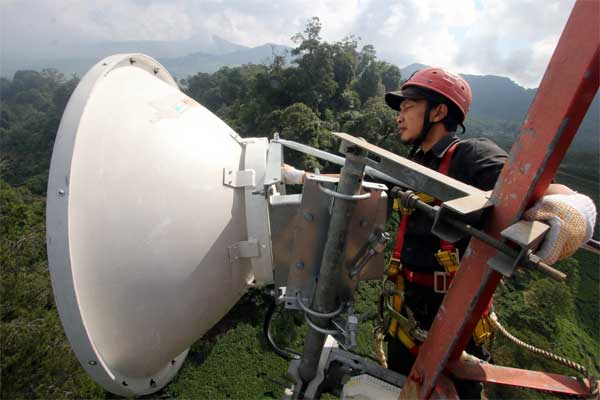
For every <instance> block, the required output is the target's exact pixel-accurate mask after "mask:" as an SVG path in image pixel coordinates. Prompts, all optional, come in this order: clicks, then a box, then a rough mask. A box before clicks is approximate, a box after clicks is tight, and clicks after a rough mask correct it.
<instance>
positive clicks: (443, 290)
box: [433, 271, 450, 294]
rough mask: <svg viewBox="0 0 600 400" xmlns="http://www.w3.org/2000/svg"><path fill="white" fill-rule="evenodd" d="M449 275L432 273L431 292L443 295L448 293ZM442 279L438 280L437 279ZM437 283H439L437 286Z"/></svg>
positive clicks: (437, 272) (438, 272)
mask: <svg viewBox="0 0 600 400" xmlns="http://www.w3.org/2000/svg"><path fill="white" fill-rule="evenodd" d="M449 276H450V275H449V274H448V273H447V272H445V271H433V291H434V292H435V293H441V294H444V293H446V292H447V291H448V277H449ZM440 277H441V278H442V279H438V278H440ZM438 282H441V283H440V284H438ZM440 286H441V287H440Z"/></svg>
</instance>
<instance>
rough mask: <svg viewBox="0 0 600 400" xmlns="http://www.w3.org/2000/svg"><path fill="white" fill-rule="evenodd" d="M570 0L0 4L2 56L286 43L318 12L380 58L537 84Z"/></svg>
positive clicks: (33, 0)
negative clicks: (80, 48) (168, 44)
mask: <svg viewBox="0 0 600 400" xmlns="http://www.w3.org/2000/svg"><path fill="white" fill-rule="evenodd" d="M573 4H574V0H486V1H478V0H453V1H444V0H396V1H389V0H347V1H343V0H322V1H319V0H286V1H273V0H204V1H195V0H121V1H116V0H94V1H78V0H61V1H57V0H20V1H16V0H4V1H1V2H0V13H1V20H0V23H1V24H2V27H1V28H0V29H1V31H0V35H1V36H2V39H0V40H2V42H1V46H2V50H3V53H5V54H7V55H9V56H11V57H17V56H18V57H25V58H27V57H28V58H32V57H35V56H39V57H40V58H41V57H47V56H51V55H56V54H63V53H67V52H68V51H69V49H71V48H74V47H75V46H74V45H76V44H79V45H82V44H83V45H85V44H87V43H92V42H99V41H131V40H181V39H187V38H192V37H193V38H198V39H199V42H202V40H203V38H204V39H206V40H210V37H211V36H212V35H213V34H214V35H218V36H221V37H223V38H225V39H227V40H229V41H232V42H235V43H239V44H243V45H247V46H257V45H261V44H263V43H266V42H271V43H281V44H288V45H291V42H290V37H291V36H292V35H293V34H295V33H296V32H300V31H302V30H303V29H304V26H305V24H306V22H307V21H308V20H309V19H310V18H311V17H313V16H318V17H319V18H320V19H321V21H322V23H323V31H322V36H323V38H324V39H326V40H328V41H335V40H340V39H342V38H343V37H344V36H347V35H349V34H355V35H356V36H360V37H361V38H362V43H363V44H373V45H375V48H376V49H377V52H378V55H379V56H380V57H381V58H384V59H387V60H389V61H391V62H394V63H397V64H398V65H399V66H404V65H406V64H409V63H412V62H421V63H424V64H430V65H439V66H444V67H446V68H448V69H451V70H454V71H457V72H465V73H477V74H499V75H507V76H509V77H511V78H512V79H514V80H515V81H517V82H519V83H521V84H522V85H525V86H528V87H531V86H536V85H537V84H538V83H539V80H540V79H541V76H542V74H543V72H544V69H545V65H546V64H547V62H548V60H549V59H550V55H551V54H552V51H553V49H554V46H555V44H556V42H557V40H558V37H559V35H560V32H561V31H562V27H563V26H564V24H565V22H566V19H567V17H568V15H569V12H570V9H571V8H572V6H573Z"/></svg>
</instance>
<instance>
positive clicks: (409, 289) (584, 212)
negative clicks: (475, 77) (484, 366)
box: [385, 68, 595, 398]
mask: <svg viewBox="0 0 600 400" xmlns="http://www.w3.org/2000/svg"><path fill="white" fill-rule="evenodd" d="M471 99H472V95H471V89H470V87H469V84H468V83H467V82H466V81H465V80H464V79H462V78H461V77H459V76H456V75H453V74H450V73H448V72H446V71H444V70H443V69H440V68H425V69H423V70H420V71H417V72H416V73H414V74H413V75H412V76H411V77H410V78H409V79H408V80H407V81H406V82H405V83H404V84H403V85H402V87H401V89H400V90H398V91H396V92H390V93H387V94H386V95H385V101H386V103H387V104H388V105H389V106H390V107H391V108H393V109H394V110H397V111H398V119H397V121H398V128H399V135H400V140H401V141H402V143H404V144H407V145H412V149H411V151H410V155H409V157H410V158H412V159H413V161H416V162H417V163H419V164H421V165H424V166H426V167H429V168H431V169H434V170H437V171H439V172H442V173H444V174H446V175H448V176H450V177H452V178H454V179H457V180H460V181H462V182H464V183H467V184H469V185H471V186H475V187H477V188H479V189H481V190H485V191H487V190H491V189H493V188H494V186H495V183H496V180H497V179H498V176H499V174H500V171H501V170H502V168H503V166H504V162H505V161H506V159H507V154H506V152H504V151H503V150H502V149H500V148H499V147H498V146H496V145H495V144H494V143H493V142H491V141H490V140H488V139H466V140H459V138H458V137H457V135H456V130H457V129H458V127H461V128H462V131H463V132H464V130H465V128H464V125H463V122H464V120H465V118H466V115H467V113H468V111H469V107H470V105H471ZM546 195H553V196H545V197H544V198H543V200H542V201H540V202H538V204H536V205H535V206H534V207H533V208H532V209H530V210H528V211H527V212H526V213H525V218H528V219H536V220H548V221H550V222H552V220H555V219H556V218H558V217H557V215H556V214H557V213H556V211H557V207H558V208H561V207H562V208H561V209H564V210H567V209H568V212H566V213H564V214H563V215H567V216H568V218H563V220H562V221H555V222H556V223H554V229H553V230H554V233H551V234H550V235H548V237H547V240H546V243H544V246H543V247H542V248H541V249H540V252H538V254H539V255H540V256H541V257H542V258H543V259H545V261H546V262H549V263H554V262H555V261H557V260H558V259H560V258H564V257H566V256H568V255H571V254H572V253H573V252H574V251H575V250H576V249H577V248H578V247H579V246H580V245H581V244H582V243H584V242H586V241H587V240H589V239H590V238H591V236H592V232H593V224H594V221H595V207H594V204H593V202H592V201H591V199H589V198H587V197H586V196H583V195H579V194H577V193H575V192H573V191H571V190H570V189H569V188H567V187H566V186H563V185H555V184H553V185H550V187H549V189H548V192H547V193H546ZM542 210H543V211H542ZM559 214H560V213H559ZM404 218H408V221H407V222H406V223H405V224H403V225H405V228H404V229H401V232H400V233H399V235H402V240H400V241H399V242H400V243H403V244H402V248H401V249H397V256H399V257H398V258H399V260H398V261H399V265H398V271H399V274H400V275H403V276H400V279H401V280H402V285H399V287H402V286H403V288H404V307H401V308H402V310H403V312H404V313H405V314H407V313H410V314H412V317H413V318H414V319H415V320H416V321H417V322H418V323H419V326H420V328H422V329H425V330H427V329H429V327H430V326H431V323H432V321H433V318H434V317H435V315H436V313H437V309H438V307H439V306H440V304H441V302H442V300H443V298H444V295H445V292H446V290H447V285H446V284H443V282H448V281H450V280H451V278H452V276H453V274H454V272H455V270H456V268H458V266H459V262H458V260H459V258H460V257H461V256H462V254H463V253H464V251H465V249H466V247H467V245H468V241H469V239H468V238H467V239H465V240H463V241H460V242H458V243H455V244H449V243H445V242H443V241H440V239H439V238H437V237H436V236H434V235H433V234H432V233H431V227H432V221H431V220H430V219H429V218H428V217H427V216H425V215H423V214H420V213H417V212H415V213H412V214H411V215H410V216H404ZM584 220H585V223H583V224H581V222H583V221H584ZM561 223H562V226H561ZM557 228H558V229H557ZM559 237H560V239H558V238H559ZM567 242H568V244H567ZM454 254H455V255H456V256H457V257H456V258H455V259H454V260H455V261H456V262H454V265H452V264H453V263H452V262H449V261H448V260H452V259H453V255H454ZM444 256H447V257H444ZM439 274H445V275H446V276H445V279H444V280H441V282H442V284H440V280H439V279H438V277H439ZM436 275H437V276H436ZM396 305H398V304H396ZM398 308H400V307H398ZM408 310H410V311H408ZM398 311H400V310H398ZM483 334H485V332H483ZM390 336H392V335H390ZM398 337H399V335H398V334H397V332H395V331H394V334H393V336H392V337H391V338H390V340H389V344H388V357H389V367H390V368H391V369H393V370H396V371H398V372H400V373H402V374H405V375H407V374H408V373H409V372H410V370H411V368H412V364H413V363H414V360H415V353H416V350H415V346H410V345H409V346H408V347H411V348H408V347H407V343H406V342H407V341H406V340H404V341H401V340H398ZM404 337H406V335H404ZM409 341H410V340H409ZM415 342H416V340H415ZM416 344H417V345H418V342H416ZM467 352H469V353H471V354H473V355H475V356H478V357H482V358H486V353H485V351H484V350H483V349H482V348H481V347H480V346H477V345H476V344H475V342H474V341H473V340H472V341H471V343H470V344H469V345H468V347H467ZM456 389H457V391H458V394H459V396H460V398H479V397H480V391H481V385H479V384H476V383H472V382H456Z"/></svg>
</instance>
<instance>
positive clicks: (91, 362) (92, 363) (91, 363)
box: [88, 360, 98, 365]
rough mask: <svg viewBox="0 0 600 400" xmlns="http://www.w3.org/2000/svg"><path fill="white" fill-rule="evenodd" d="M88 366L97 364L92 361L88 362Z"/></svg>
mask: <svg viewBox="0 0 600 400" xmlns="http://www.w3.org/2000/svg"><path fill="white" fill-rule="evenodd" d="M88 364H90V365H96V364H98V363H97V362H96V361H94V360H91V361H88Z"/></svg>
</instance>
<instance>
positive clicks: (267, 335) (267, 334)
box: [263, 299, 301, 360]
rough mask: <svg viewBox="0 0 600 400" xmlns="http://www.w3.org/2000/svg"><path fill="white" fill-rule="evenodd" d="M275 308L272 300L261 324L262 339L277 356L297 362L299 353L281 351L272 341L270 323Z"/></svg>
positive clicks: (286, 350) (275, 304)
mask: <svg viewBox="0 0 600 400" xmlns="http://www.w3.org/2000/svg"><path fill="white" fill-rule="evenodd" d="M276 308H277V303H276V302H275V299H273V301H272V302H271V304H270V305H269V308H268V309H267V313H266V314H265V321H264V323H263V337H264V339H265V341H266V342H267V343H268V344H269V345H270V346H271V348H272V349H273V351H274V352H275V353H276V354H277V355H278V356H280V357H283V358H285V359H287V360H294V359H295V360H298V359H300V357H301V354H300V353H296V352H295V351H292V350H289V349H282V348H281V347H279V346H277V344H276V343H275V341H274V340H273V337H272V336H271V321H272V320H273V314H274V313H275V309H276Z"/></svg>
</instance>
